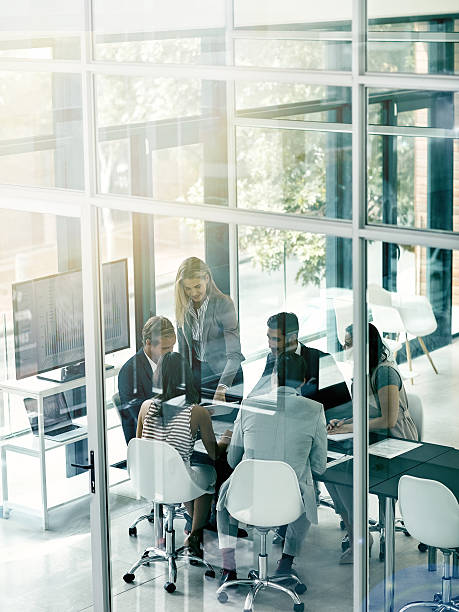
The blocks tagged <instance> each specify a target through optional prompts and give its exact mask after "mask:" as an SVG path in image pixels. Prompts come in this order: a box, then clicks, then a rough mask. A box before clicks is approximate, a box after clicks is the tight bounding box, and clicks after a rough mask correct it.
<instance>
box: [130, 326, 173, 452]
mask: <svg viewBox="0 0 459 612" xmlns="http://www.w3.org/2000/svg"><path fill="white" fill-rule="evenodd" d="M175 342H176V336H175V330H174V326H173V325H172V323H171V322H170V321H169V319H166V317H161V316H155V317H150V319H148V321H147V322H146V323H145V325H144V326H143V329H142V343H143V346H142V348H141V349H140V350H139V351H137V353H136V354H135V355H134V356H133V357H131V358H130V359H129V360H128V361H127V362H126V363H125V364H124V365H123V367H122V368H121V370H120V373H119V375H118V390H119V394H120V403H121V408H120V409H119V415H120V419H121V425H122V427H123V432H124V437H125V439H126V444H129V441H130V440H131V439H132V438H135V436H136V431H137V418H138V415H139V410H140V406H141V405H142V402H144V401H145V400H147V399H151V398H152V397H153V395H154V393H155V390H154V389H156V393H160V392H161V372H160V368H159V367H158V362H159V360H160V359H161V357H162V355H164V354H165V353H170V352H171V351H172V350H173V349H174V344H175Z"/></svg>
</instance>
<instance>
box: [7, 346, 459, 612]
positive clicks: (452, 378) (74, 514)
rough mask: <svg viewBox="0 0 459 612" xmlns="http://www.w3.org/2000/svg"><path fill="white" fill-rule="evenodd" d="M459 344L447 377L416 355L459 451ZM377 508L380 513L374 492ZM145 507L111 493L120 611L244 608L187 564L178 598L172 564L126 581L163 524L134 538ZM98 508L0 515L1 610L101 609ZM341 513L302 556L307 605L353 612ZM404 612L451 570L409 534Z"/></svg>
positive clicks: (243, 546)
mask: <svg viewBox="0 0 459 612" xmlns="http://www.w3.org/2000/svg"><path fill="white" fill-rule="evenodd" d="M458 355H459V343H458V342H457V341H456V342H455V344H454V346H453V347H447V348H446V349H441V350H439V351H435V353H434V354H433V357H434V359H435V362H436V364H437V367H438V369H439V372H440V374H439V375H438V376H435V374H434V373H433V372H432V370H431V369H430V365H429V364H428V362H427V359H426V358H425V357H420V358H417V359H416V360H415V367H416V370H417V371H418V375H417V376H416V378H415V385H414V387H411V385H410V384H409V383H408V384H407V389H408V391H410V392H415V393H417V394H418V395H420V396H421V397H422V400H423V405H424V417H425V418H424V432H425V433H424V438H425V439H426V440H427V441H431V442H437V443H441V444H448V445H451V446H456V447H459V419H458V418H457V408H458V400H457V398H458V397H459V376H458V374H459V368H458V365H457V364H458V363H459V360H458ZM370 501H371V514H372V515H375V514H376V505H375V499H374V498H373V497H371V500H370ZM144 509H148V506H144V505H143V504H141V503H140V502H138V501H136V500H135V499H133V496H132V494H131V493H130V490H129V485H128V484H124V485H120V486H119V487H118V488H117V489H116V490H112V493H111V554H112V578H113V594H114V610H115V611H116V612H134V611H135V612H144V611H146V610H165V611H169V610H170V611H171V612H172V611H174V612H176V611H178V610H184V611H186V612H204V611H209V612H211V611H212V612H214V611H215V610H219V609H221V610H222V611H223V610H241V611H242V609H243V604H244V593H245V589H244V588H240V589H238V590H237V591H236V590H235V591H233V592H230V593H229V595H230V596H229V600H228V602H227V603H226V604H224V605H222V604H219V603H218V602H217V601H216V598H215V589H216V581H208V580H207V579H205V578H204V570H203V569H201V568H199V567H191V566H181V567H179V572H178V581H177V591H176V592H175V593H174V594H172V595H169V594H167V593H166V592H165V591H164V590H163V588H162V585H163V583H164V581H165V579H166V567H165V565H164V564H153V565H151V566H150V567H144V568H140V569H139V570H138V571H137V573H136V581H135V583H134V584H132V585H128V584H126V583H125V582H124V581H123V580H122V576H123V574H124V573H125V572H126V571H127V570H128V568H129V567H130V565H131V564H132V563H133V562H134V561H135V560H136V559H137V557H138V556H140V554H141V553H142V552H143V549H144V548H145V547H146V546H148V545H151V543H152V535H153V528H152V526H151V525H150V524H148V523H146V522H145V523H143V524H141V525H140V526H139V529H138V537H137V538H132V537H129V535H128V526H129V524H130V522H131V521H132V520H133V519H135V518H136V517H137V516H138V515H139V514H140V513H141V512H142V511H143V510H144ZM88 526H89V521H88V505H87V501H86V502H79V503H77V504H73V505H72V506H70V507H67V508H66V509H65V510H62V511H59V512H57V513H54V514H53V518H52V529H51V530H50V531H47V532H42V531H41V530H40V529H39V525H38V524H37V523H36V522H32V521H30V520H29V519H26V518H25V517H24V516H20V515H16V514H12V516H11V518H10V519H9V520H7V521H6V520H4V521H2V520H0V550H1V555H0V609H1V610H2V611H3V610H5V611H8V612H9V611H10V610H14V611H15V610H19V611H21V612H61V611H64V610H65V611H68V612H77V611H79V610H92V582H91V554H90V548H91V542H90V537H89V535H88ZM176 527H177V544H178V545H180V543H181V541H182V538H183V521H182V520H177V522H176ZM342 535H343V533H342V532H341V530H340V529H339V523H338V520H337V517H336V515H335V514H334V513H333V512H332V511H331V510H330V509H328V508H324V507H321V508H320V510H319V525H316V526H313V527H312V528H311V530H310V532H309V534H308V536H307V538H306V541H305V543H304V545H303V549H302V553H301V555H299V557H298V558H297V564H296V569H297V571H298V572H299V573H300V575H301V576H302V577H303V579H304V581H305V582H306V584H307V585H308V590H307V592H306V593H305V594H304V595H302V600H303V601H304V602H305V609H306V610H309V611H311V612H312V611H315V610H319V609H320V610H325V611H329V612H334V611H336V612H343V611H348V610H349V611H350V610H352V565H348V566H340V565H339V564H338V558H339V554H340V540H341V537H342ZM258 542H259V540H258V536H257V535H256V534H254V533H252V532H250V533H249V538H248V539H247V540H240V541H239V544H238V549H237V561H238V569H239V574H240V575H241V576H245V575H246V573H247V571H248V570H249V569H251V568H253V567H255V565H256V556H257V554H258V548H257V547H258ZM377 548H378V546H377V541H376V542H375V547H374V549H373V553H374V555H373V557H372V558H371V560H370V586H371V592H370V609H371V610H372V611H374V612H379V611H381V610H382V609H383V608H382V603H383V564H382V563H381V562H380V561H379V560H378V556H377ZM205 550H206V557H207V559H208V560H209V561H210V562H211V563H214V564H215V565H216V566H219V565H220V556H219V552H218V548H217V541H216V536H215V534H211V533H207V532H206V539H205ZM268 552H269V555H270V568H271V570H272V571H273V570H274V568H275V562H276V561H277V559H278V558H279V556H280V549H279V547H275V546H274V547H272V546H269V547H268ZM396 564H397V575H396V609H397V606H398V607H400V606H401V605H402V603H403V602H406V601H411V600H413V599H421V598H428V599H430V598H431V597H432V594H433V593H434V592H435V591H437V590H439V588H440V581H441V568H439V570H438V571H437V572H428V571H427V558H426V555H425V554H421V553H419V551H418V550H417V542H415V541H414V540H413V539H412V538H407V537H405V536H403V535H402V534H397V536H396ZM453 592H456V593H457V592H459V580H455V581H453ZM255 609H256V610H259V611H260V612H274V611H278V610H291V609H293V606H292V605H291V602H290V600H289V599H288V598H287V596H285V595H283V594H278V593H276V594H272V593H262V594H261V596H260V597H259V599H257V600H256V603H255Z"/></svg>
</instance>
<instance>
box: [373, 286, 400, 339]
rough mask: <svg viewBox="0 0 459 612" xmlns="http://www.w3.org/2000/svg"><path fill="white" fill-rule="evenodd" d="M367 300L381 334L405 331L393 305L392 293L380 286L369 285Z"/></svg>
mask: <svg viewBox="0 0 459 612" xmlns="http://www.w3.org/2000/svg"><path fill="white" fill-rule="evenodd" d="M367 299H368V304H369V306H370V308H371V313H372V315H373V323H374V325H375V326H376V327H377V328H378V331H379V333H380V334H382V333H383V332H388V333H402V332H404V331H405V325H404V323H403V321H402V318H401V317H400V313H399V311H398V310H397V308H395V307H394V306H393V304H392V293H391V292H390V291H387V290H386V289H383V288H382V287H380V286H379V285H374V284H370V285H368V291H367Z"/></svg>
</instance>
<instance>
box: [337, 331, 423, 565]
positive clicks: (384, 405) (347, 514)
mask: <svg viewBox="0 0 459 612" xmlns="http://www.w3.org/2000/svg"><path fill="white" fill-rule="evenodd" d="M351 347H352V325H350V326H349V327H348V328H347V329H346V336H345V345H344V348H345V349H350V348H351ZM389 355H390V352H389V349H388V348H387V347H386V345H385V344H384V342H383V341H382V339H381V336H380V335H379V332H378V330H377V329H376V327H375V326H374V325H373V324H372V323H369V324H368V360H369V419H368V429H369V430H370V431H374V432H377V433H381V434H383V435H385V436H386V437H388V438H404V439H405V440H416V441H417V440H418V431H417V429H416V425H415V424H414V421H413V419H412V418H411V415H410V412H409V410H408V400H407V397H406V391H405V387H404V386H403V381H402V378H401V376H400V373H399V371H398V369H397V366H396V364H395V362H393V361H390V359H389ZM327 429H328V433H332V434H340V433H343V434H344V433H348V432H351V431H353V424H352V420H350V421H348V420H346V422H344V420H339V419H332V420H331V421H330V423H329V424H328V426H327ZM327 489H328V491H329V493H330V495H331V496H332V498H333V501H334V504H335V509H336V511H337V512H338V513H339V514H341V517H342V519H343V521H344V524H345V525H346V528H347V532H348V535H349V541H350V542H351V543H352V509H353V508H352V487H345V486H342V485H332V484H329V485H327ZM370 536H371V534H370ZM371 543H372V538H371V537H370V545H371ZM352 562H353V551H352V545H351V547H350V548H348V550H346V551H345V552H344V553H343V554H342V555H341V559H340V563H352Z"/></svg>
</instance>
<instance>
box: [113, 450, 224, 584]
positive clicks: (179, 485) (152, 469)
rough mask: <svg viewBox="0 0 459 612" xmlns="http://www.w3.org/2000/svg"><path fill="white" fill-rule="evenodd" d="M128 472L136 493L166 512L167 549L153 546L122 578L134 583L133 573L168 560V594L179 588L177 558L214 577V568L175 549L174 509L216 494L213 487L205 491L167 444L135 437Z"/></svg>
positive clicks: (182, 549) (209, 576) (130, 451)
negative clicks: (205, 569) (140, 568)
mask: <svg viewBox="0 0 459 612" xmlns="http://www.w3.org/2000/svg"><path fill="white" fill-rule="evenodd" d="M128 470H129V475H130V477H131V482H132V484H133V487H134V490H135V492H136V493H137V495H138V496H139V497H144V498H145V499H148V500H154V502H155V503H156V504H162V505H163V507H164V508H165V511H166V530H165V533H166V549H165V550H164V549H162V548H156V547H154V546H152V547H149V548H147V549H146V550H145V552H144V553H143V555H142V556H141V558H140V559H139V560H138V561H137V563H135V564H134V565H133V566H132V567H131V569H130V570H129V571H128V572H127V573H126V574H125V575H124V576H123V579H124V581H125V582H128V583H130V582H133V580H134V578H135V575H134V572H135V571H136V569H137V568H138V567H140V566H141V565H149V564H150V563H151V562H154V561H166V562H167V564H168V567H169V575H168V581H167V582H166V583H165V584H164V588H165V589H166V591H167V592H168V593H173V592H174V591H175V589H176V586H175V582H176V580H177V565H176V560H177V559H188V560H189V561H193V562H194V563H195V564H198V563H199V564H203V565H205V566H206V567H207V571H206V574H205V575H206V577H208V578H215V572H214V570H213V568H212V566H211V565H210V564H209V563H207V562H206V561H204V560H203V559H200V558H198V557H194V556H192V555H189V554H187V553H186V552H185V547H184V546H182V547H181V548H179V549H176V548H175V531H174V517H175V510H176V508H177V507H178V506H180V505H181V504H182V503H183V502H187V501H191V500H193V499H196V498H197V497H200V496H201V495H203V494H204V493H213V492H214V487H213V486H212V487H209V488H208V489H202V488H201V487H200V486H199V485H198V484H196V482H195V481H194V480H193V478H192V477H191V475H190V473H189V471H188V469H187V468H186V466H185V464H184V462H183V460H182V458H181V456H180V454H179V452H178V451H177V449H175V448H173V447H172V446H171V445H170V444H167V443H166V442H160V441H158V440H147V439H144V438H134V439H133V440H131V441H130V442H129V445H128Z"/></svg>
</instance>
